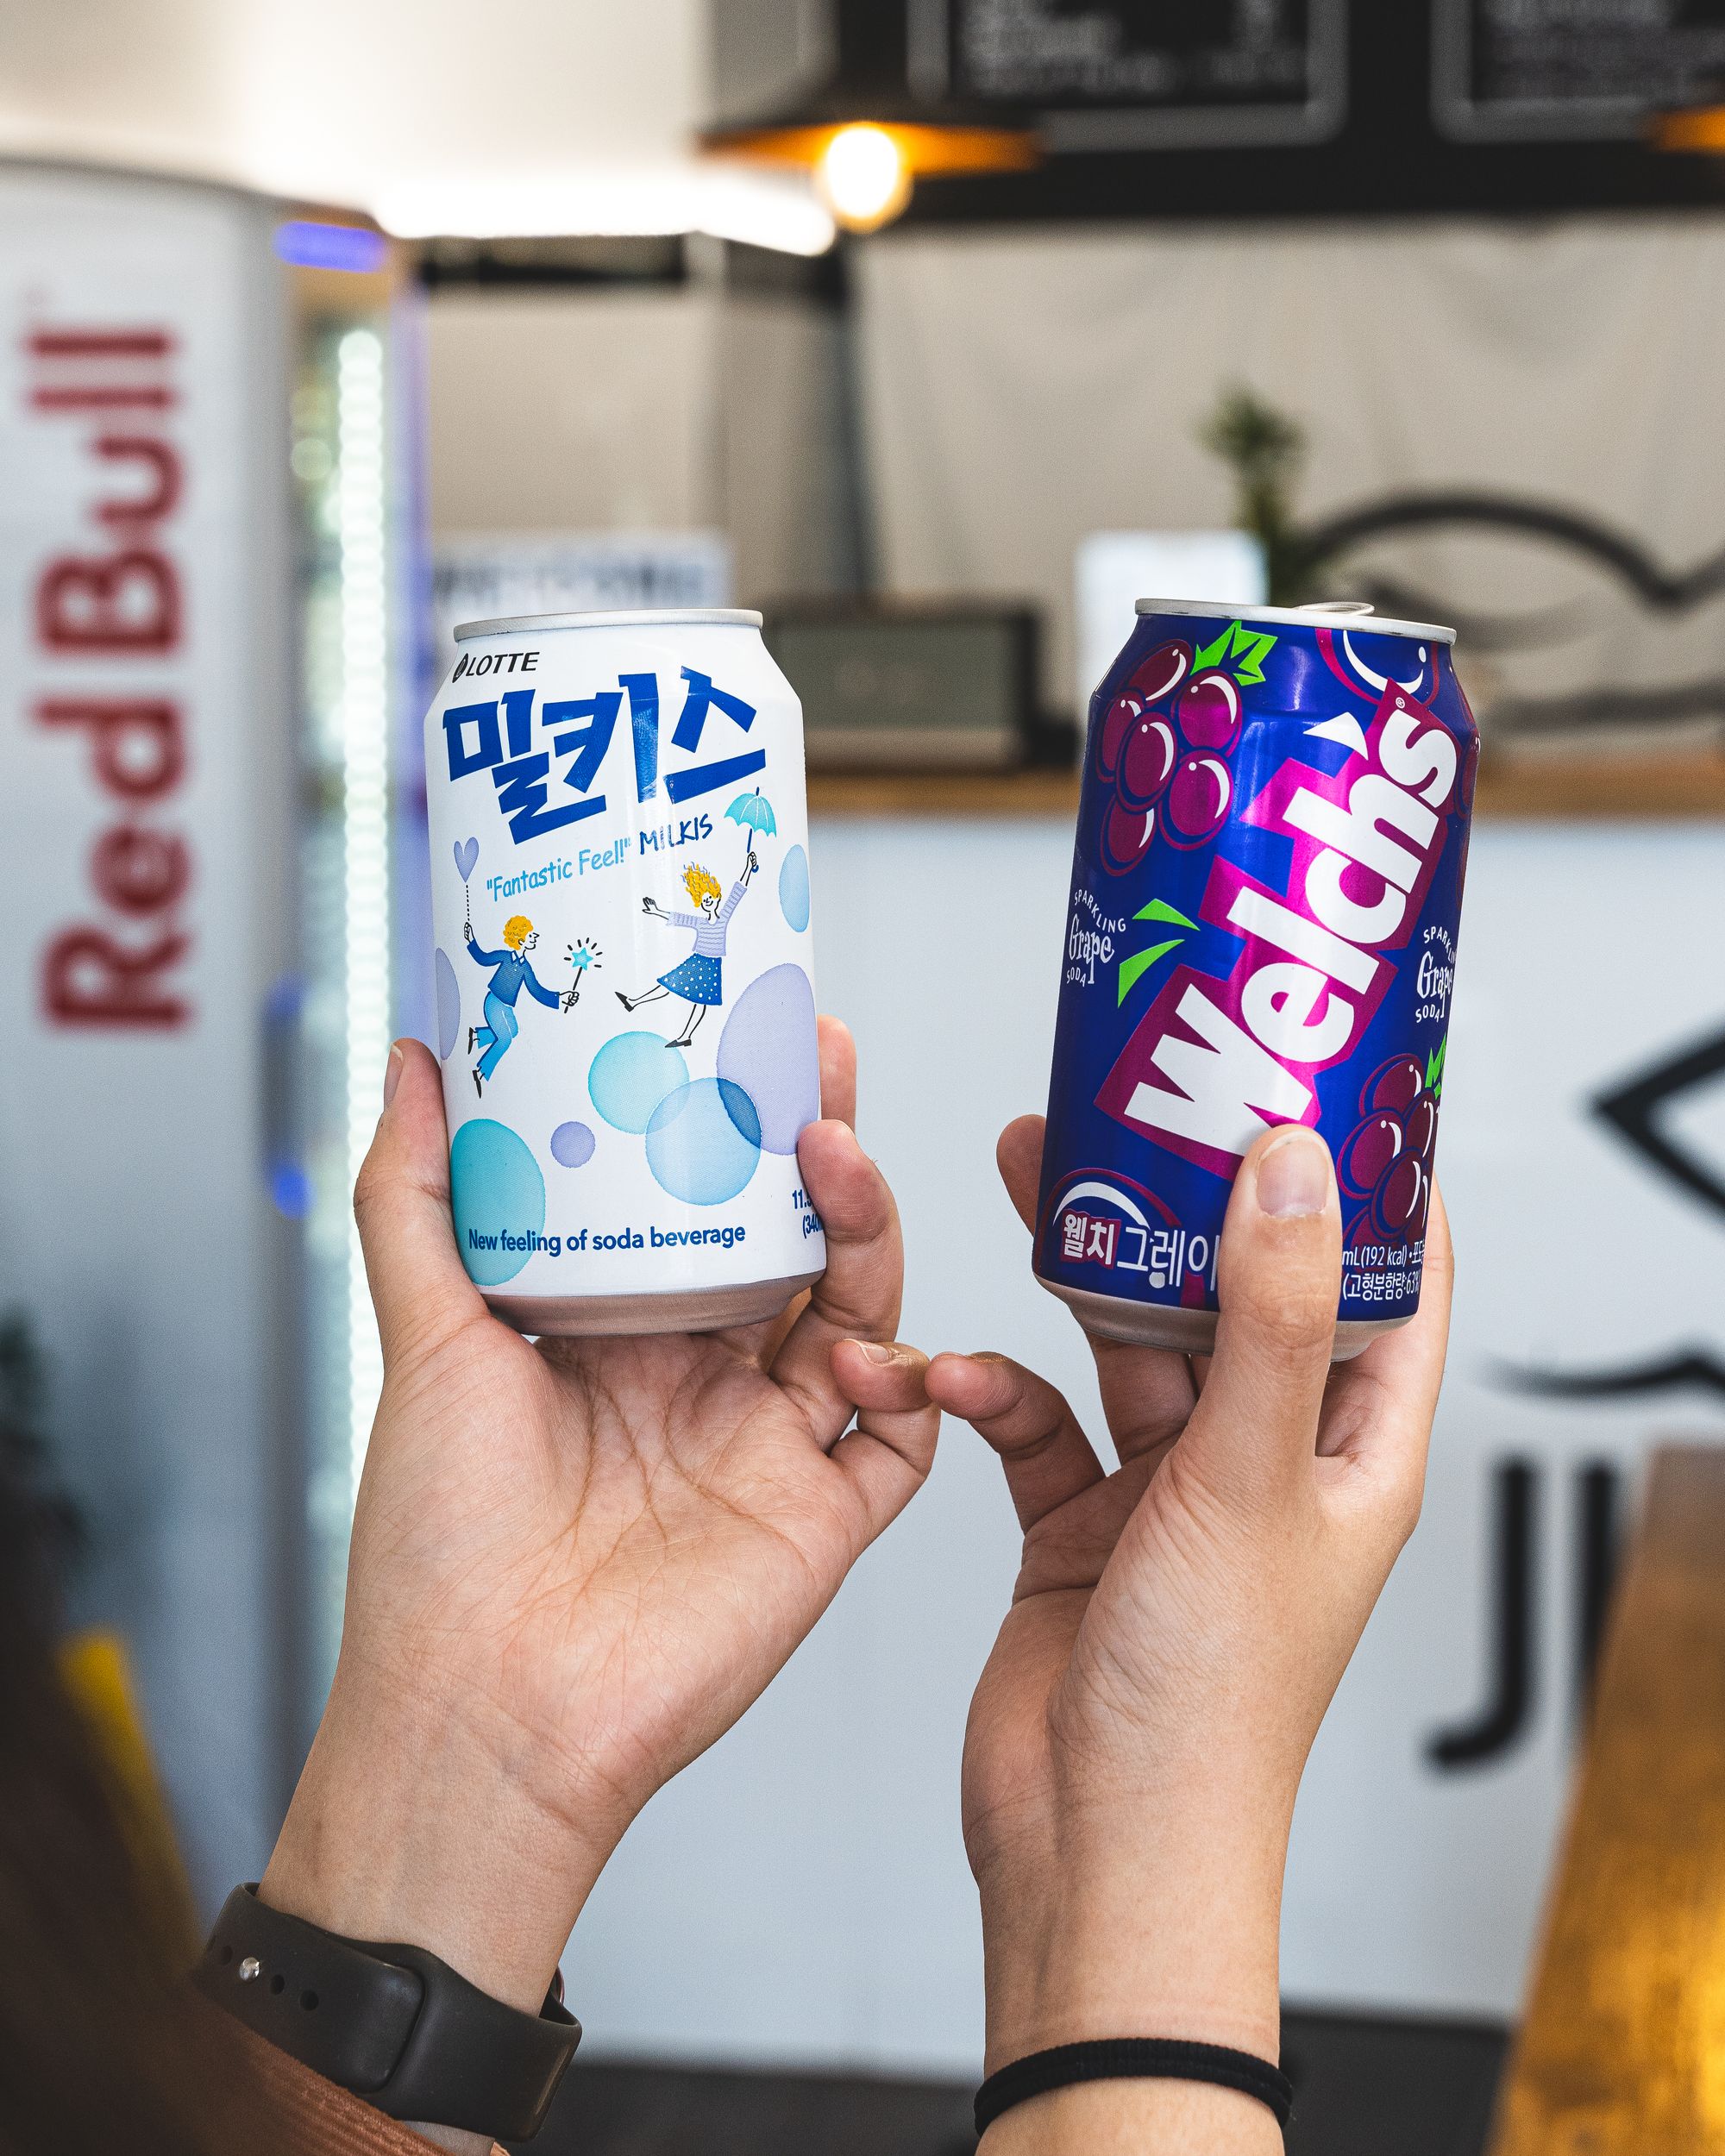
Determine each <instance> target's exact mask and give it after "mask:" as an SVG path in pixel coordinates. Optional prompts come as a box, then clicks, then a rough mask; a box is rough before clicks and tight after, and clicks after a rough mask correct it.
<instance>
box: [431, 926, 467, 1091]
mask: <svg viewBox="0 0 1725 2156" xmlns="http://www.w3.org/2000/svg"><path fill="white" fill-rule="evenodd" d="M431 972H432V975H433V978H434V979H435V980H436V984H437V1054H438V1057H439V1059H440V1060H441V1061H442V1062H446V1063H447V1062H449V1057H450V1056H451V1055H452V1054H453V1053H454V1051H455V1041H456V1037H457V1036H458V1035H459V1034H460V1032H461V985H460V983H459V982H458V981H456V979H455V968H454V967H453V966H452V965H451V964H450V963H449V959H448V957H447V956H445V955H444V953H443V952H442V951H441V950H440V951H438V952H437V953H436V955H435V956H433V958H432V961H431Z"/></svg>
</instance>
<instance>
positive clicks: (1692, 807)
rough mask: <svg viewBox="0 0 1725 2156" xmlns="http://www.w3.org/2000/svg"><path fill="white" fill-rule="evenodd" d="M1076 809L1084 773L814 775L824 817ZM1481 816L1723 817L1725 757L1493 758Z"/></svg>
mask: <svg viewBox="0 0 1725 2156" xmlns="http://www.w3.org/2000/svg"><path fill="white" fill-rule="evenodd" d="M1077 806H1078V780H1077V777H1076V774H1074V773H1071V772H1065V771H989V772H944V771H923V772H908V771H906V772H857V773H854V774H853V773H845V772H811V773H810V774H809V807H810V809H811V811H812V812H813V813H814V814H815V815H817V816H892V817H900V816H997V817H1030V818H1039V817H1040V818H1058V819H1059V820H1061V821H1063V822H1066V823H1070V822H1071V821H1072V819H1073V818H1074V816H1075V815H1076V812H1077ZM1475 811H1476V813H1477V814H1478V815H1480V816H1482V817H1491V818H1538V819H1540V820H1542V821H1562V820H1573V821H1577V822H1584V823H1591V822H1605V821H1611V820H1614V819H1616V818H1633V819H1634V820H1636V821H1638V822H1639V821H1647V820H1657V819H1659V818H1665V817H1677V818H1685V819H1690V818H1697V817H1699V818H1706V817H1719V818H1725V753H1722V752H1721V751H1720V750H1717V749H1665V750H1662V751H1659V752H1658V753H1650V754H1648V755H1624V754H1621V753H1619V754H1611V755H1561V756H1559V755H1546V754H1543V753H1541V754H1529V753H1527V751H1525V750H1522V751H1514V750H1507V749H1500V750H1497V751H1496V752H1493V751H1490V750H1488V752H1487V753H1486V755H1485V756H1484V759H1483V760H1482V761H1481V764H1480V771H1479V788H1478V794H1477V800H1476V802H1475Z"/></svg>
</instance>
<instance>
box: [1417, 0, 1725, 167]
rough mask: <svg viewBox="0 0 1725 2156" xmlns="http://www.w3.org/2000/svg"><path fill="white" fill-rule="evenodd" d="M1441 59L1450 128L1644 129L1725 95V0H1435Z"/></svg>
mask: <svg viewBox="0 0 1725 2156" xmlns="http://www.w3.org/2000/svg"><path fill="white" fill-rule="evenodd" d="M1432 61H1433V71H1432V95H1433V118H1434V119H1435V120H1436V122H1437V123H1438V126H1439V127H1440V128H1441V129H1442V130H1443V132H1444V133H1446V135H1452V136H1456V137H1458V138H1460V139H1462V140H1464V141H1468V140H1472V141H1502V142H1513V141H1540V140H1551V139H1554V138H1555V139H1561V138H1570V139H1585V138H1588V137H1596V138H1604V137H1608V136H1611V135H1639V134H1640V133H1641V132H1642V130H1643V129H1644V128H1645V127H1646V125H1647V121H1648V119H1649V118H1650V117H1651V116H1653V114H1655V113H1659V112H1663V111H1668V110H1673V109H1675V108H1678V107H1683V106H1689V105H1697V104H1707V103H1713V102H1716V101H1721V100H1725V0H1433V51H1432Z"/></svg>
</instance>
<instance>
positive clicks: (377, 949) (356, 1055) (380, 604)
mask: <svg viewBox="0 0 1725 2156" xmlns="http://www.w3.org/2000/svg"><path fill="white" fill-rule="evenodd" d="M385 440H386V437H385V429H384V350H383V342H382V339H381V338H380V336H379V335H377V333H376V332H375V331H374V330H371V329H349V330H348V332H347V333H346V335H344V336H343V337H342V341H341V343H340V345H339V347H338V348H337V352H336V521H337V528H338V531H339V536H340V541H341V551H342V583H341V612H342V780H343V787H342V796H343V798H342V906H343V916H342V927H343V945H344V949H343V957H344V968H343V981H344V990H345V1002H346V1009H345V1013H344V1017H345V1028H344V1031H345V1038H346V1045H347V1074H346V1075H347V1136H348V1147H347V1151H348V1160H347V1180H348V1188H349V1189H350V1190H351V1189H352V1188H353V1184H354V1178H355V1176H357V1175H358V1174H359V1172H360V1163H361V1162H362V1161H363V1160H364V1158H365V1156H366V1151H367V1148H368V1147H369V1145H370V1144H371V1140H372V1132H373V1130H374V1129H375V1127H376V1125H377V1119H378V1113H379V1111H380V1108H381V1107H382V1106H383V1079H384V1066H385V1062H386V1058H387V1056H388V1053H389V1014H390V1000H389V954H390V924H389V624H388V619H387V607H386V582H385V575H386V561H385V548H386V538H387V522H386V498H385V488H386V473H385V454H384V453H385ZM382 1384H383V1357H382V1353H381V1351H380V1348H379V1345H378V1335H377V1321H376V1319H375V1318H374V1317H373V1313H372V1306H371V1297H370V1295H369V1294H368V1293H367V1288H366V1269H365V1261H364V1258H363V1257H362V1256H361V1250H360V1240H359V1234H358V1232H357V1230H356V1229H354V1226H353V1225H352V1222H351V1219H350V1220H349V1223H348V1446H349V1457H350V1458H351V1461H352V1465H353V1484H354V1489H355V1490H356V1491H357V1489H358V1488H359V1482H360V1470H361V1467H363V1465H364V1464H365V1457H366V1446H367V1443H368V1442H369V1440H370V1437H371V1426H372V1418H373V1415H374V1414H375V1413H376V1412H377V1401H378V1394H379V1392H380V1389H381V1387H382Z"/></svg>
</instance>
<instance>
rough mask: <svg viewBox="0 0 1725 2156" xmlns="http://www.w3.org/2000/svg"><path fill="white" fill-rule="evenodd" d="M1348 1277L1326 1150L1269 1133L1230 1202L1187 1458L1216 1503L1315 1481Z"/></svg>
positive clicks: (1245, 1165)
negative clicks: (1215, 1312)
mask: <svg viewBox="0 0 1725 2156" xmlns="http://www.w3.org/2000/svg"><path fill="white" fill-rule="evenodd" d="M1341 1266H1342V1257H1341V1206H1340V1201H1339V1199H1338V1197H1337V1194H1336V1179H1335V1171H1334V1169H1333V1166H1332V1164H1331V1161H1330V1154H1329V1148H1328V1147H1327V1145H1326V1144H1324V1141H1323V1140H1322V1138H1320V1137H1319V1136H1318V1134H1317V1133H1316V1131H1308V1129H1306V1128H1305V1126H1304V1125H1301V1124H1290V1125H1283V1126H1282V1127H1280V1128H1279V1129H1277V1130H1274V1131H1268V1132H1266V1133H1265V1134H1264V1137H1262V1138H1259V1139H1258V1142H1257V1143H1256V1144H1254V1145H1253V1146H1252V1148H1251V1150H1250V1151H1249V1152H1248V1153H1247V1154H1246V1156H1245V1160H1244V1161H1243V1162H1242V1163H1240V1170H1239V1176H1238V1177H1237V1178H1236V1180H1235V1183H1234V1188H1233V1196H1232V1197H1231V1198H1230V1200H1229V1202H1228V1211H1227V1218H1226V1220H1225V1222H1224V1223H1223V1227H1222V1246H1221V1254H1220V1277H1219V1281H1218V1287H1219V1289H1220V1301H1221V1315H1220V1319H1219V1320H1218V1322H1217V1326H1216V1347H1215V1353H1214V1356H1213V1357H1212V1358H1211V1362H1210V1369H1209V1375H1208V1377H1207V1378H1206V1380H1205V1383H1204V1392H1203V1397H1202V1398H1201V1400H1200V1401H1199V1402H1198V1405H1197V1407H1195V1409H1194V1410H1193V1414H1192V1420H1191V1422H1190V1423H1189V1426H1188V1430H1187V1438H1188V1444H1187V1445H1186V1446H1184V1447H1182V1459H1185V1458H1186V1457H1188V1455H1189V1457H1190V1461H1191V1464H1192V1466H1193V1468H1194V1469H1195V1470H1197V1471H1198V1472H1200V1473H1202V1474H1205V1475H1207V1476H1208V1477H1209V1479H1210V1481H1211V1482H1212V1486H1213V1487H1214V1488H1215V1489H1217V1490H1218V1491H1219V1492H1220V1493H1221V1494H1223V1495H1227V1496H1229V1497H1231V1498H1233V1499H1234V1500H1236V1501H1241V1502H1243V1503H1245V1504H1247V1505H1249V1506H1253V1507H1255V1506H1256V1504H1257V1503H1258V1501H1259V1500H1260V1499H1262V1498H1264V1497H1266V1496H1267V1497H1269V1498H1270V1500H1271V1501H1277V1500H1279V1498H1280V1497H1281V1495H1283V1493H1284V1492H1285V1491H1286V1490H1287V1489H1288V1488H1289V1483H1290V1481H1291V1479H1292V1478H1293V1477H1294V1476H1295V1475H1296V1474H1298V1473H1302V1472H1303V1473H1306V1474H1309V1472H1310V1463H1311V1461H1312V1459H1313V1457H1314V1453H1315V1451H1316V1444H1317V1432H1318V1418H1319V1415H1320V1412H1321V1409H1322V1407H1323V1404H1324V1389H1325V1386H1326V1384H1327V1382H1328V1379H1329V1375H1330V1357H1331V1355H1332V1353H1333V1350H1334V1346H1335V1329H1336V1304H1337V1301H1338V1299H1339V1295H1340V1293H1341Z"/></svg>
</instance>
